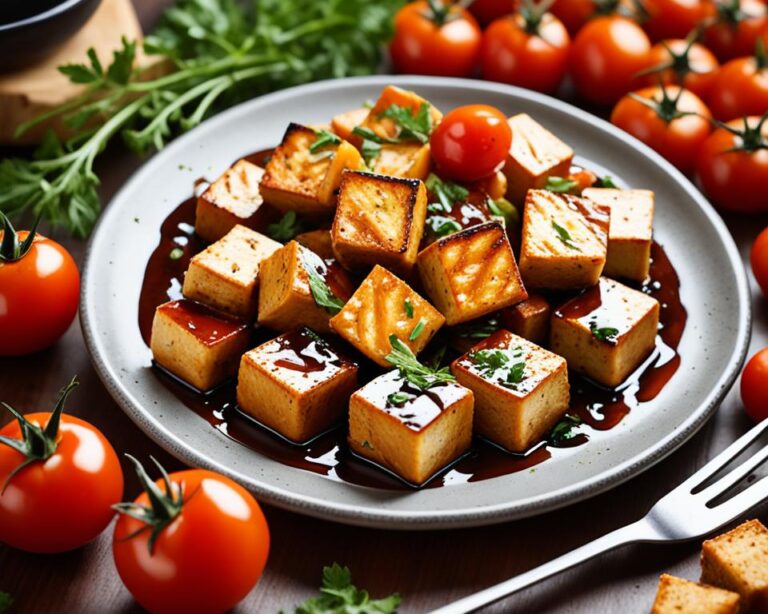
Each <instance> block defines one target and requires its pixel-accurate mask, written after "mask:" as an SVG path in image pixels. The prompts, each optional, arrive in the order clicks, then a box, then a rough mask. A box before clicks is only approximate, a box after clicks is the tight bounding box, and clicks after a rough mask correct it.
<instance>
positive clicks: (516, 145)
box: [504, 113, 573, 204]
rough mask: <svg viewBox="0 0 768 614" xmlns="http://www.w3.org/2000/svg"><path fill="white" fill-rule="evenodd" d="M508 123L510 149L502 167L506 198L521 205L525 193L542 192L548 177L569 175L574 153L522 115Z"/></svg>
mask: <svg viewBox="0 0 768 614" xmlns="http://www.w3.org/2000/svg"><path fill="white" fill-rule="evenodd" d="M508 123H509V127H510V128H511V129H512V146H511V147H510V150H509V156H507V161H506V163H505V164H504V174H505V175H506V176H507V183H508V186H507V198H509V200H511V201H512V202H513V203H515V204H520V203H522V202H523V200H524V199H525V195H526V194H527V193H528V190H531V189H541V188H543V187H544V186H545V185H546V184H547V178H548V177H552V176H554V177H566V176H567V175H568V173H569V171H570V169H571V161H572V160H573V150H572V149H571V148H570V147H569V146H568V145H566V144H565V143H563V142H562V141H561V140H560V139H558V138H557V137H556V136H555V135H554V134H552V133H551V132H550V131H549V130H547V129H546V128H544V127H543V126H542V125H541V124H539V123H538V122H536V121H535V120H533V119H532V118H531V117H530V116H529V115H526V114H525V113H521V114H519V115H515V116H514V117H510V118H509V120H508Z"/></svg>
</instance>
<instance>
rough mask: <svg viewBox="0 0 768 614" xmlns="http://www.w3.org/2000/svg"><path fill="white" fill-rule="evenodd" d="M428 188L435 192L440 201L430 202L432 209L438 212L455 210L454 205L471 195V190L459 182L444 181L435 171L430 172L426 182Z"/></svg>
mask: <svg viewBox="0 0 768 614" xmlns="http://www.w3.org/2000/svg"><path fill="white" fill-rule="evenodd" d="M425 184H426V186H427V190H429V191H430V192H431V193H432V194H434V196H435V198H437V200H438V202H436V203H430V211H432V212H433V213H438V212H440V211H444V212H445V213H450V212H451V211H453V205H454V204H456V203H458V202H462V201H465V200H466V199H467V197H469V190H467V189H466V188H465V187H464V186H461V185H459V184H458V183H453V182H451V181H443V180H442V179H440V178H439V177H438V176H437V175H435V174H434V173H430V174H429V177H427V180H426V182H425Z"/></svg>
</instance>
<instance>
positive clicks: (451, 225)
mask: <svg viewBox="0 0 768 614" xmlns="http://www.w3.org/2000/svg"><path fill="white" fill-rule="evenodd" d="M427 226H428V227H429V230H430V232H432V234H434V235H435V236H436V237H446V236H448V235H451V234H453V233H454V232H459V231H460V230H462V228H463V226H462V225H461V224H459V223H458V222H457V221H456V220H454V219H453V218H451V217H445V216H444V215H430V216H429V217H428V218H427Z"/></svg>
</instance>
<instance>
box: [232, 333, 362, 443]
mask: <svg viewBox="0 0 768 614" xmlns="http://www.w3.org/2000/svg"><path fill="white" fill-rule="evenodd" d="M356 388H357V365H356V364H355V363H354V362H352V361H351V360H349V359H348V358H346V357H345V356H343V355H342V354H340V353H339V352H338V351H336V349H335V348H333V346H331V345H330V344H329V343H328V342H326V341H324V340H323V339H322V338H321V337H318V336H317V335H316V334H315V333H314V332H312V331H311V330H309V329H307V328H302V329H299V330H295V331H291V332H288V333H285V334H283V335H280V336H279V337H277V338H276V339H272V340H271V341H267V342H266V343H264V344H262V345H260V346H259V347H257V348H255V349H253V350H251V351H250V352H248V353H246V354H245V355H243V358H242V360H241V361H240V371H239V373H238V379H237V404H238V406H239V407H240V409H241V410H242V411H244V412H245V413H247V414H248V415H250V416H252V417H253V418H255V419H256V420H258V421H259V422H261V423H262V424H264V425H266V426H267V427H269V428H271V429H273V430H275V431H277V432H278V433H280V434H281V435H282V436H283V437H286V438H287V439H290V440H291V441H294V442H296V443H303V442H306V441H308V440H310V439H312V438H313V437H315V436H317V435H320V434H321V433H323V432H324V431H326V430H327V429H329V428H330V427H332V426H333V425H334V424H335V423H337V422H339V420H341V418H342V416H343V415H344V414H345V412H346V411H347V406H348V404H349V397H350V396H351V395H352V393H353V392H354V391H355V389H356Z"/></svg>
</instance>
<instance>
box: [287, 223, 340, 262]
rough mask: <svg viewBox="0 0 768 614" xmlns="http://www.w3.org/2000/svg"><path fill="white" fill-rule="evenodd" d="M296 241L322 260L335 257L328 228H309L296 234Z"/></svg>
mask: <svg viewBox="0 0 768 614" xmlns="http://www.w3.org/2000/svg"><path fill="white" fill-rule="evenodd" d="M295 239H296V241H298V242H299V243H301V244H302V245H303V246H304V247H306V248H308V249H310V250H312V251H313V252H315V253H316V254H317V255H318V256H320V257H321V258H322V259H323V260H330V259H331V258H335V256H334V254H333V244H332V243H331V231H330V230H325V229H323V230H310V231H309V232H302V233H301V234H298V235H296V237H295Z"/></svg>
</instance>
